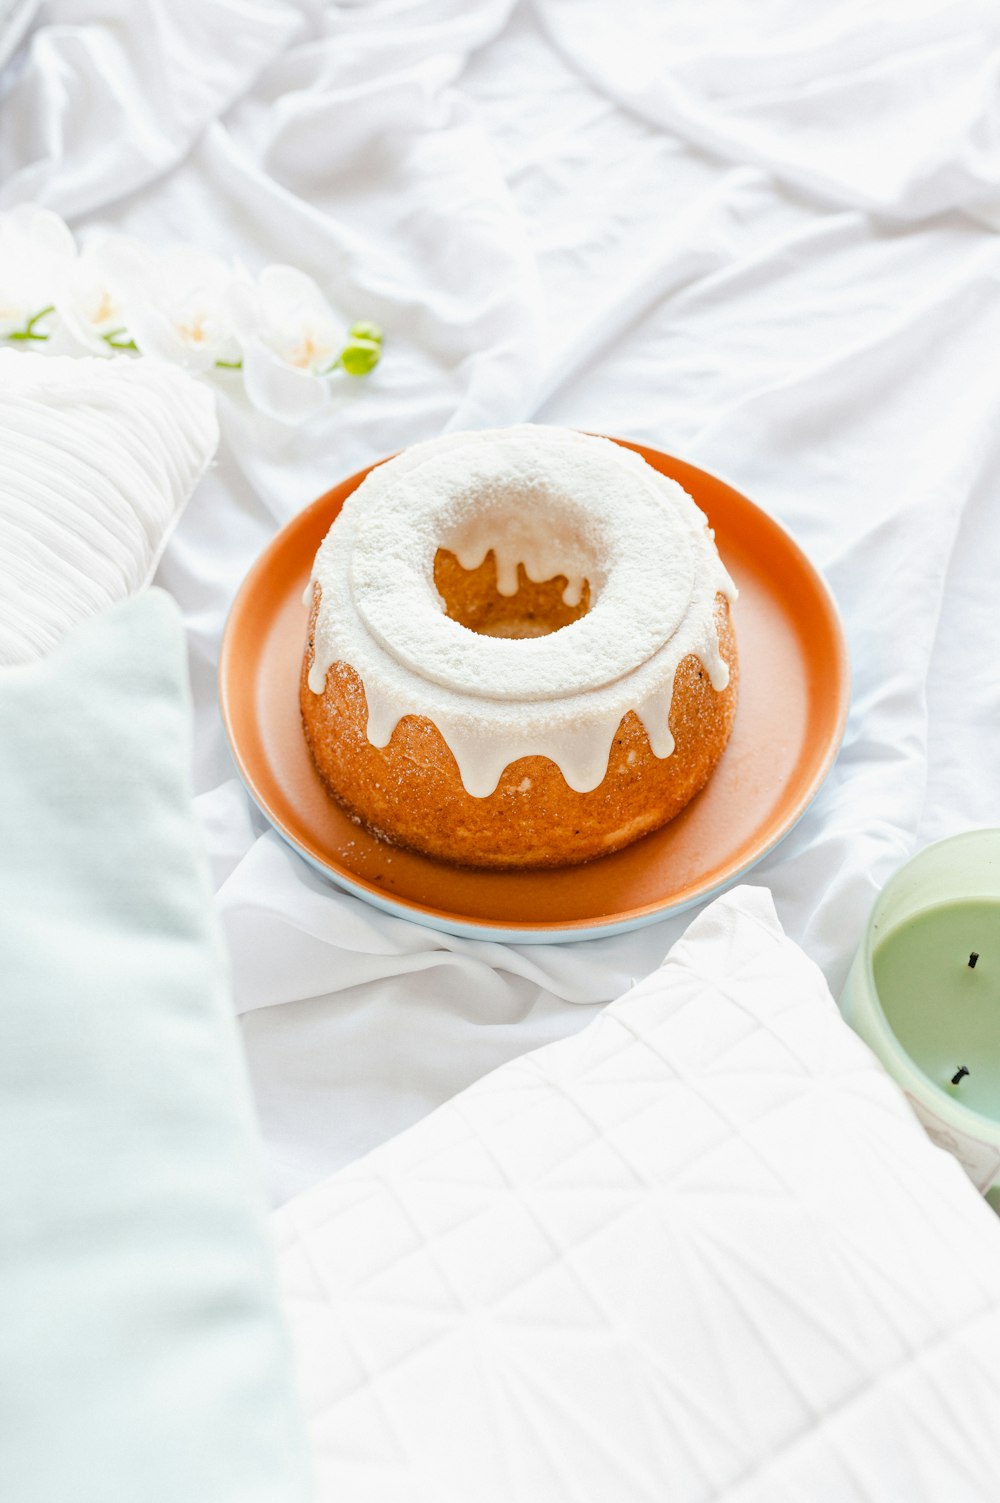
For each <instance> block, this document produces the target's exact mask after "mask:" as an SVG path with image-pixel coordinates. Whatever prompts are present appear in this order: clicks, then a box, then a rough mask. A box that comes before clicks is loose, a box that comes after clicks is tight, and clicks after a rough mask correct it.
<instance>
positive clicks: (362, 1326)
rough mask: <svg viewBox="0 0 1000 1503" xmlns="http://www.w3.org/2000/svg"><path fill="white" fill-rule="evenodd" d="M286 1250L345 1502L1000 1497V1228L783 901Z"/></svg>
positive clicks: (403, 1153)
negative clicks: (825, 973) (894, 1078)
mask: <svg viewBox="0 0 1000 1503" xmlns="http://www.w3.org/2000/svg"><path fill="white" fill-rule="evenodd" d="M275 1225H276V1229H277V1233H278V1237H279V1243H280V1248H281V1253H280V1273H281V1278H282V1284H283V1290H284V1297H285V1301H286V1305H287V1308H288V1310H289V1312H290V1316H291V1320H292V1324H293V1331H294V1338H295V1341H296V1345H297V1352H298V1367H299V1376H300V1383H301V1386H302V1389H303V1391H304V1395H305V1400H306V1405H307V1411H308V1414H309V1420H310V1427H311V1437H312V1444H313V1451H314V1455H315V1459H316V1465H317V1467H318V1469H319V1474H320V1498H321V1500H324V1503H333V1500H335V1499H345V1498H349V1499H350V1500H351V1503H376V1500H378V1503H417V1500H419V1503H468V1500H469V1499H475V1500H476V1503H518V1500H523V1503H556V1500H558V1503H610V1500H613V1503H639V1500H650V1503H663V1500H664V1499H669V1500H670V1503H694V1500H707V1499H713V1500H721V1499H725V1500H728V1503H751V1500H752V1503H786V1500H787V1503H803V1500H808V1503H827V1500H836V1503H854V1500H856V1503H900V1500H901V1499H914V1500H915V1499H918V1498H919V1499H947V1500H948V1503H970V1500H976V1503H988V1500H989V1503H993V1500H995V1499H996V1498H997V1497H998V1496H1000V1461H998V1458H997V1451H996V1429H997V1422H998V1420H1000V1224H998V1223H997V1222H996V1219H995V1217H994V1216H993V1213H992V1212H991V1211H990V1209H989V1208H988V1206H987V1205H986V1204H985V1202H984V1201H982V1200H981V1199H980V1197H979V1196H978V1195H977V1194H976V1192H975V1191H974V1189H973V1188H972V1186H971V1185H970V1183H969V1182H968V1180H967V1179H966V1177H965V1175H964V1173H963V1171H962V1170H961V1169H960V1168H959V1166H958V1164H957V1163H955V1161H954V1160H953V1159H951V1158H950V1157H948V1156H947V1155H945V1154H944V1153H942V1152H941V1151H940V1150H939V1149H936V1148H934V1147H933V1146H932V1145H931V1143H930V1142H929V1141H928V1139H927V1138H926V1137H925V1136H924V1134H923V1131H922V1130H921V1128H920V1127H919V1126H918V1125H917V1123H916V1121H915V1119H914V1118H913V1116H912V1114H911V1113H910V1110H909V1108H908V1107H907V1105H906V1103H905V1101H904V1099H903V1097H902V1096H901V1094H900V1093H899V1092H898V1091H897V1089H896V1087H895V1086H894V1085H893V1084H892V1082H891V1081H890V1080H889V1078H888V1077H887V1076H886V1075H885V1074H884V1072H883V1071H882V1069H881V1067H880V1066H879V1065H878V1064H877V1063H876V1062H875V1060H874V1059H873V1057H872V1056H871V1055H870V1054H869V1052H868V1050H867V1049H866V1048H865V1046H864V1045H863V1044H862V1043H861V1041H860V1040H859V1039H857V1038H856V1037H855V1036H854V1035H853V1034H852V1033H851V1032H850V1031H849V1030H848V1028H847V1027H846V1025H845V1024H844V1023H843V1022H842V1021H841V1019H840V1017H839V1014H838V1013H837V1011H836V1008H835V1006H834V1004H833V1002H832V1000H831V998H830V995H829V992H828V991H827V989H826V986H825V983H824V981H823V979H822V976H821V975H820V973H819V971H818V970H817V969H816V968H815V967H814V966H813V965H812V964H811V962H810V961H808V960H807V959H806V957H805V956H804V955H803V954H802V953H801V951H799V950H798V949H797V948H796V947H795V946H794V945H793V944H792V943H790V942H789V941H788V940H787V939H786V938H785V937H784V935H783V934H782V932H781V929H780V926H779V924H778V922H777V918H776V916H775V913H774V908H773V905H772V902H771V899H770V895H769V894H768V893H767V892H766V891H764V890H761V889H755V888H741V889H739V890H738V891H736V892H735V893H732V894H729V895H728V896H726V897H723V898H721V899H719V900H718V901H717V902H716V903H715V904H713V905H712V907H710V908H709V909H707V910H706V911H705V912H704V913H703V914H701V915H700V917H699V918H697V919H696V920H695V922H694V923H693V924H692V925H691V927H690V928H689V930H688V932H687V934H686V935H685V936H684V938H683V940H682V941H681V942H680V943H679V944H678V945H677V946H675V948H674V950H673V951H672V952H671V954H670V956H669V957H668V959H667V961H666V962H665V963H664V966H663V967H662V969H661V970H660V971H659V972H658V973H657V974H655V975H654V976H652V977H651V978H650V979H649V980H648V981H646V982H644V983H642V984H641V985H640V986H639V987H637V988H636V989H635V990H634V991H633V992H631V993H630V994H629V995H628V996H627V997H626V998H624V999H623V1000H621V1001H619V1002H618V1003H615V1004H614V1005H612V1006H611V1007H609V1008H608V1009H606V1011H605V1012H604V1013H603V1014H602V1015H601V1017H600V1018H599V1019H598V1020H597V1021H596V1022H595V1023H594V1024H593V1025H592V1026H591V1027H590V1028H588V1029H587V1030H586V1031H585V1032H584V1033H582V1034H579V1035H577V1036H576V1037H574V1038H571V1039H569V1040H567V1041H565V1042H561V1043H558V1044H553V1045H551V1046H549V1047H548V1048H546V1049H542V1050H540V1051H538V1052H537V1053H535V1054H532V1055H529V1056H527V1057H525V1058H522V1059H520V1060H518V1061H516V1062H513V1063H511V1064H508V1065H505V1066H504V1067H503V1068H502V1069H500V1070H498V1071H496V1072H495V1073H494V1074H493V1075H491V1076H489V1077H487V1078H486V1079H485V1080H482V1081H480V1082H479V1083H478V1084H476V1085H475V1086H473V1087H472V1088H471V1089H469V1090H467V1091H465V1092H464V1093H463V1094H462V1095H460V1096H458V1097H456V1098H455V1100H453V1101H452V1102H450V1103H449V1104H448V1105H447V1106H445V1107H443V1108H442V1109H440V1110H439V1111H437V1112H435V1113H433V1114H432V1115H431V1116H430V1117H428V1118H426V1119H425V1120H424V1121H422V1122H421V1123H419V1124H418V1125H417V1126H416V1127H414V1128H412V1129H410V1130H409V1131H408V1132H405V1133H403V1134H402V1135H401V1136H400V1137H398V1138H396V1139H395V1140H393V1141H392V1142H390V1143H388V1144H386V1145H384V1146H383V1147H382V1148H380V1149H378V1150H376V1151H375V1152H374V1153H372V1154H370V1155H369V1156H368V1157H367V1158H366V1159H364V1160H362V1161H360V1162H359V1163H357V1164H355V1165H353V1166H351V1167H350V1168H349V1169H347V1170H344V1171H342V1172H341V1173H339V1174H338V1175H336V1176H335V1177H334V1178H332V1179H331V1180H329V1181H327V1182H326V1183H325V1184H324V1185H322V1186H320V1187H319V1188H317V1189H314V1190H311V1191H309V1192H307V1193H306V1194H303V1195H301V1196H299V1197H298V1198H297V1199H296V1200H294V1201H292V1202H290V1203H289V1205H288V1206H287V1207H285V1208H284V1209H283V1210H282V1211H280V1212H279V1213H278V1214H277V1216H276V1217H275Z"/></svg>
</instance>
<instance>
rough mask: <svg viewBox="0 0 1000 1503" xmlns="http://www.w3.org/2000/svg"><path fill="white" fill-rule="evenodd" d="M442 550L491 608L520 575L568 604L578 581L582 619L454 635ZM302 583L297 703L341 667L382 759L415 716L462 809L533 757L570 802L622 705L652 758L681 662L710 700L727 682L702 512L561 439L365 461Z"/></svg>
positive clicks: (665, 733)
mask: <svg viewBox="0 0 1000 1503" xmlns="http://www.w3.org/2000/svg"><path fill="white" fill-rule="evenodd" d="M440 547H444V548H449V549H451V550H452V552H454V553H455V555H456V557H457V558H458V560H459V562H460V563H461V564H462V565H463V567H465V568H475V567H477V566H478V565H479V564H481V563H482V561H483V560H484V558H485V557H486V555H487V554H488V553H489V551H490V550H491V549H492V550H493V553H494V557H495V559H496V564H497V587H498V589H499V590H500V593H501V594H506V595H513V594H515V593H516V591H517V579H518V574H517V566H518V564H523V566H524V569H525V573H526V574H527V575H528V578H529V579H532V580H535V581H538V582H541V581H544V580H547V579H552V578H554V577H555V576H557V575H564V576H566V578H567V580H568V583H567V585H566V589H565V591H564V595H563V598H564V600H565V601H566V603H567V604H568V605H572V604H578V603H579V601H580V599H581V596H582V590H583V585H584V582H585V581H586V582H589V585H590V591H591V605H590V609H589V610H588V612H587V614H586V615H585V616H583V617H581V618H580V619H579V620H577V621H575V622H573V623H572V624H571V625H569V626H566V627H563V628H562V630H560V631H557V632H551V633H549V634H548V635H546V636H541V637H531V638H519V639H510V638H504V637H488V636H484V635H480V634H478V633H476V632H473V631H470V630H469V629H468V628H467V627H464V626H462V625H461V624H460V623H459V622H457V621H453V620H451V619H450V618H449V617H447V616H446V615H445V614H444V609H443V603H442V601H441V599H440V597H439V596H438V593H437V590H436V588H435V585H434V556H435V553H436V552H437V549H438V548H440ZM312 582H315V583H318V585H319V587H320V595H321V599H320V608H319V613H318V617H317V622H316V632H315V660H314V663H313V667H312V669H311V671H310V674H309V688H310V689H311V690H312V692H313V693H314V694H321V693H322V692H323V689H324V686H325V683H326V675H327V672H328V671H329V669H330V667H331V665H332V664H333V663H335V662H344V663H348V664H350V666H351V667H352V668H353V669H354V670H355V671H356V672H357V673H358V675H359V676H360V678H361V681H362V683H363V684H364V688H365V694H366V697H367V700H368V737H369V740H370V741H371V742H372V743H373V744H374V745H376V746H385V745H387V744H388V742H389V740H390V738H391V736H392V732H393V730H394V729H395V727H396V725H397V723H398V722H399V720H400V719H401V718H402V717H403V716H404V715H410V714H412V715H422V716H426V717H427V718H428V719H430V720H432V721H433V722H434V724H435V725H436V726H437V728H438V730H439V731H440V732H441V735H442V736H443V737H444V740H445V741H446V743H447V745H448V746H449V748H450V749H451V751H452V753H453V755H454V757H455V760H456V762H457V763H458V768H459V773H460V775H461V778H462V782H463V784H464V786H465V788H466V789H467V791H468V792H469V793H470V794H473V795H475V796H477V797H485V796H487V795H488V794H490V793H492V792H493V790H494V789H495V788H496V785H497V783H498V781H499V779H500V776H501V774H502V772H503V770H504V768H505V767H507V766H508V765H509V764H510V763H511V762H514V761H516V760H517V759H518V758H519V757H526V756H545V757H549V758H551V759H552V761H554V762H555V763H556V764H557V765H558V766H559V767H560V769H561V770H562V773H563V776H564V777H565V779H566V781H567V783H568V784H569V786H570V787H571V788H574V789H576V790H577V791H578V792H587V791H589V790H590V789H593V788H596V787H597V786H598V784H599V783H601V782H602V780H603V778H604V776H605V773H606V772H607V767H608V758H609V755H610V751H611V745H612V742H613V740H614V737H615V733H616V732H617V730H618V727H619V726H620V724H621V721H622V718H623V716H624V715H625V714H626V713H627V712H628V711H629V710H635V712H636V713H637V714H638V715H639V717H640V719H641V720H642V722H643V724H644V726H645V727H646V731H647V734H648V735H649V739H650V745H651V747H652V749H653V752H654V753H655V754H656V756H658V757H666V756H669V755H670V753H671V752H672V751H673V738H672V737H671V735H670V731H669V727H668V721H669V715H670V704H671V697H672V692H673V681H674V675H675V673H676V670H677V665H678V663H680V662H681V660H682V659H683V658H685V657H686V656H688V654H689V653H693V654H694V655H695V656H696V657H697V658H699V660H700V661H701V663H702V664H703V666H704V667H705V669H706V671H707V672H708V674H709V678H710V681H711V683H712V686H713V688H715V689H716V690H721V689H724V688H725V686H726V684H727V683H728V680H729V671H728V668H727V667H726V664H725V663H724V661H723V659H722V657H721V655H720V652H719V643H718V635H717V631H716V626H715V597H716V594H717V593H719V592H722V593H723V594H724V595H726V596H727V597H728V598H729V599H730V600H733V599H735V597H736V591H735V588H734V586H733V584H732V581H731V580H730V578H729V576H728V574H727V573H726V571H725V569H724V568H723V566H722V563H721V561H720V559H719V556H718V553H717V552H716V549H715V545H714V541H713V539H712V535H711V533H710V531H709V529H708V527H707V524H706V520H705V517H704V514H703V513H702V512H701V511H699V509H698V507H697V506H696V505H695V504H694V502H693V501H692V500H691V497H690V496H688V494H687V493H686V492H685V491H684V490H682V489H681V487H680V486H679V485H677V484H676V483H675V482H674V481H672V480H668V479H666V478H665V477H664V476H662V475H660V474H659V473H658V472H657V471H655V470H653V469H652V468H651V466H649V465H647V464H646V462H645V461H644V460H643V459H641V458H640V457H639V455H637V454H635V453H633V452H632V451H631V450H628V449H623V448H621V447H620V446H619V445H617V444H613V443H611V442H610V441H609V440H607V439H601V438H593V437H590V436H589V435H586V434H581V433H574V432H570V431H569V430H566V429H562V428H548V427H543V426H534V425H531V424H524V425H521V426H518V427H514V428H506V429H495V430H487V431H483V432H474V433H454V434H449V435H447V436H446V437H444V438H441V439H435V440H433V441H431V442H430V443H424V444H418V445H415V446H414V447H413V448H411V449H408V450H406V451H405V452H404V453H403V454H401V455H399V456H397V457H396V458H395V459H392V460H389V461H387V462H386V463H385V464H383V465H380V466H379V467H378V468H377V469H375V470H373V471H372V472H371V474H370V475H369V476H368V477H367V479H366V480H365V481H364V482H363V484H362V485H360V486H359V487H358V489H357V490H356V491H355V492H354V494H353V495H352V496H351V497H350V498H349V499H348V501H347V502H346V503H345V505H344V508H343V510H342V511H341V513H340V515H339V517H338V518H337V520H336V521H335V522H334V524H333V526H332V527H331V529H330V531H329V533H328V534H327V537H326V539H325V540H324V542H323V544H322V546H321V547H320V550H319V552H318V554H317V556H316V562H315V565H314V567H313V573H312V581H311V584H312ZM310 589H311V586H310Z"/></svg>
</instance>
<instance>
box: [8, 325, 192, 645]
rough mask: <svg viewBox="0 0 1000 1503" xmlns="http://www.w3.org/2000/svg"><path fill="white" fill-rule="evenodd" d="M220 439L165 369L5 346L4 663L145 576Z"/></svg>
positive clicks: (188, 389)
mask: <svg viewBox="0 0 1000 1503" xmlns="http://www.w3.org/2000/svg"><path fill="white" fill-rule="evenodd" d="M218 439H219V430H218V423H217V421H216V417H215V399H214V397H213V395H212V393H211V391H210V390H209V389H208V388H207V387H206V386H204V385H203V384H200V383H199V382H197V381H195V380H193V379H192V378H191V377H190V376H188V375H186V374H185V372H183V371H181V370H177V369H176V368H175V367H173V366H169V365H166V364H163V363H161V362H159V361H155V360H146V359H140V360H130V359H128V358H127V357H118V358H115V359H110V360H101V359H97V358H93V359H91V358H83V359H78V360H77V359H73V358H71V357H69V356H45V355H34V354H27V353H24V352H22V351H19V350H10V349H8V350H0V454H2V456H3V461H2V464H0V664H7V663H23V662H27V661H29V660H31V659H33V658H37V657H40V656H42V655H43V654H44V653H46V652H48V650H49V649H50V648H51V647H52V646H53V645H54V644H55V643H56V642H57V641H59V639H60V638H61V637H63V636H65V634H66V632H67V631H68V630H69V629H70V628H71V627H72V626H75V625H77V624H78V623H79V622H81V621H82V620H84V619H85V618H86V617H87V616H91V615H95V614H96V613H97V612H98V611H101V610H104V609H105V608H106V607H107V606H109V605H113V604H114V603H115V602H116V601H119V600H124V599H125V598H126V597H127V596H129V595H133V594H135V593H136V592H137V591H138V590H140V589H142V588H143V586H144V585H146V584H148V583H149V581H150V580H151V579H152V577H153V573H154V571H155V569H156V566H157V564H158V562H159V559H160V555H161V553H162V552H163V548H164V546H165V544H166V541H167V538H168V537H169V535H170V532H171V529H172V528H173V526H174V523H175V522H176V521H177V518H178V517H179V516H180V514H181V511H182V510H183V508H184V505H185V503H186V501H187V499H188V497H189V496H190V494H191V492H192V491H193V490H194V487H195V486H196V485H197V483H198V481H199V480H200V478H201V476H202V475H203V474H204V472H205V469H206V468H207V466H208V463H209V461H210V459H211V457H212V455H213V453H214V452H215V448H216V445H217V443H218Z"/></svg>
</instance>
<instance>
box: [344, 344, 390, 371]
mask: <svg viewBox="0 0 1000 1503" xmlns="http://www.w3.org/2000/svg"><path fill="white" fill-rule="evenodd" d="M381 358H382V346H381V345H380V344H379V342H378V341H377V340H375V339H352V340H351V342H350V343H349V344H346V345H345V346H344V348H343V349H342V350H341V352H340V363H341V365H342V366H343V367H344V369H345V371H346V372H347V374H348V375H349V376H367V374H368V372H369V371H373V370H374V369H375V367H376V366H377V365H378V363H379V360H380V359H381Z"/></svg>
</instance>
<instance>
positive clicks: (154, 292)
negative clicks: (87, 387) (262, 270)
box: [123, 249, 240, 371]
mask: <svg viewBox="0 0 1000 1503" xmlns="http://www.w3.org/2000/svg"><path fill="white" fill-rule="evenodd" d="M233 276H234V273H233V271H232V268H231V267H230V266H229V265H228V264H227V263H226V262H225V261H223V260H221V258H220V257H218V256H212V255H209V254H208V253H207V252H204V251H197V250H187V249H177V250H168V251H164V252H162V253H161V254H159V255H153V254H150V255H148V256H146V257H145V258H144V260H143V262H142V264H141V265H137V266H134V267H133V268H131V270H130V271H129V273H128V274H127V276H126V278H125V282H126V285H125V288H124V300H123V311H124V314H125V327H126V328H127V329H128V332H129V334H130V335H131V337H132V339H133V340H134V341H135V344H136V348H137V349H138V350H140V351H141V352H142V354H144V355H158V356H159V357H160V358H161V359H162V360H170V361H172V362H173V363H174V364H175V365H182V366H184V367H186V369H188V370H191V371H208V370H211V369H212V367H213V366H216V365H220V364H221V365H238V364H239V360H240V347H239V342H238V341H237V339H236V337H235V334H234V329H233V320H232V316H231V312H230V305H229V290H230V287H231V285H232V282H233Z"/></svg>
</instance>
